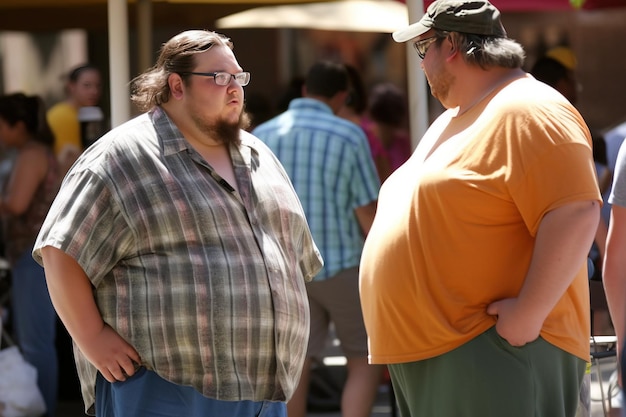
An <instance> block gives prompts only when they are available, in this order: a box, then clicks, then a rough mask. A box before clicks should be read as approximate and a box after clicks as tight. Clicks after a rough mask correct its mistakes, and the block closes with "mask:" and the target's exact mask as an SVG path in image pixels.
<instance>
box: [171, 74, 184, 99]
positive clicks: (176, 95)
mask: <svg viewBox="0 0 626 417" xmlns="http://www.w3.org/2000/svg"><path fill="white" fill-rule="evenodd" d="M167 84H168V86H169V87H170V94H171V96H172V98H173V99H176V100H180V99H181V98H182V97H183V95H184V93H185V82H184V81H183V79H182V77H181V76H180V75H179V74H170V75H169V76H168V77H167Z"/></svg>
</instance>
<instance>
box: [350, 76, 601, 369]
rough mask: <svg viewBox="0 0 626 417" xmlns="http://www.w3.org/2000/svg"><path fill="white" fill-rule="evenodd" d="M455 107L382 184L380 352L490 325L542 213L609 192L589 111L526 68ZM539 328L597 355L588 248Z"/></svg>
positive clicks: (374, 355)
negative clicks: (466, 106) (601, 181)
mask: <svg viewBox="0 0 626 417" xmlns="http://www.w3.org/2000/svg"><path fill="white" fill-rule="evenodd" d="M455 115H456V109H453V110H449V111H447V112H445V113H444V114H443V115H441V116H440V117H439V118H438V119H437V120H436V121H435V122H434V123H433V125H432V126H431V127H430V128H429V130H428V131H427V132H426V134H425V136H424V138H423V139H422V140H421V142H420V144H419V146H418V148H417V149H416V151H415V152H414V154H413V155H412V156H411V158H410V159H409V160H408V161H407V163H406V164H404V165H403V166H402V167H400V168H399V169H398V170H397V171H396V172H395V173H394V174H392V176H391V177H389V179H388V180H387V181H386V182H385V183H384V185H383V187H382V188H381V191H380V196H379V200H378V209H377V213H376V219H375V220H374V224H373V226H372V229H371V231H370V232H369V234H368V237H367V240H366V242H365V247H364V250H363V254H362V257H361V267H360V271H361V272H360V273H361V277H360V291H361V303H362V308H363V315H364V319H365V324H366V327H367V332H368V336H369V349H370V362H371V363H403V362H412V361H416V360H422V359H427V358H431V357H434V356H437V355H440V354H443V353H446V352H448V351H450V350H452V349H454V348H456V347H458V346H460V345H462V344H464V343H466V342H467V341H469V340H471V339H473V338H474V337H476V336H478V335H479V334H481V333H482V332H484V331H485V330H487V329H488V328H490V327H492V326H493V325H494V324H495V318H494V317H492V316H489V315H488V314H487V312H486V308H487V306H488V305H489V304H490V303H491V302H493V301H496V300H500V299H503V298H508V297H515V296H516V295H517V294H518V293H519V290H520V288H521V287H522V285H523V283H524V279H525V277H526V273H527V271H528V267H529V265H530V261H531V257H532V252H533V249H534V245H535V235H536V232H537V229H538V227H539V223H540V222H541V220H542V218H543V216H544V214H546V213H547V212H548V211H550V210H552V209H554V208H557V207H559V206H562V205H564V204H566V203H570V202H574V201H584V200H596V201H601V198H600V194H599V191H598V186H597V183H596V177H595V170H594V164H593V157H592V152H591V137H590V134H589V131H588V129H587V127H586V125H585V122H584V120H583V119H582V117H581V116H580V114H579V113H578V112H577V111H576V110H575V109H574V108H573V107H572V106H571V105H570V104H569V102H567V101H566V100H565V99H564V98H563V97H562V96H560V95H559V94H558V93H556V92H555V91H554V90H552V89H550V88H549V87H547V86H545V85H544V84H541V83H539V82H537V81H535V80H534V79H532V78H531V77H529V76H527V77H523V78H521V79H518V80H515V81H513V82H511V83H509V84H508V85H506V86H504V87H503V88H501V89H500V90H498V91H495V92H493V93H491V94H490V95H489V96H488V97H486V98H485V99H484V100H482V101H481V102H480V103H478V104H477V105H476V106H475V107H474V108H472V109H470V110H469V111H468V112H466V113H464V114H463V115H460V116H459V117H455ZM440 137H447V138H448V139H447V140H446V141H445V142H443V143H442V144H441V145H440V146H438V147H437V148H436V149H435V150H434V151H432V153H431V149H433V146H434V144H435V143H436V142H437V140H438V139H439V138H440ZM541 336H542V337H544V338H545V339H546V340H547V341H548V342H550V343H552V344H554V345H555V346H557V347H559V348H561V349H563V350H565V351H567V352H570V353H572V354H573V355H576V356H578V357H580V358H583V359H585V360H588V358H589V293H588V281H587V271H586V263H585V262H584V260H583V259H580V271H579V273H578V274H577V276H576V278H575V280H574V282H573V283H572V284H571V285H570V287H569V288H568V289H567V291H566V293H565V294H564V295H563V296H562V298H561V299H560V301H559V302H558V303H557V305H556V306H555V308H554V309H553V310H552V312H551V313H550V314H549V315H548V317H547V319H546V320H545V322H544V326H543V328H542V331H541Z"/></svg>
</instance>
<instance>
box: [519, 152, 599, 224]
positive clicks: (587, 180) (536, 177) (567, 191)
mask: <svg viewBox="0 0 626 417" xmlns="http://www.w3.org/2000/svg"><path fill="white" fill-rule="evenodd" d="M512 195H513V199H514V200H515V202H516V205H517V207H518V209H519V210H520V213H521V215H522V218H523V219H524V222H525V223H526V225H527V227H528V229H529V231H530V233H531V234H532V235H533V236H534V235H535V233H536V232H537V229H538V228H539V224H540V223H541V219H542V218H543V216H544V215H545V214H546V213H547V212H549V211H550V210H553V209H555V208H557V207H560V206H563V205H565V204H567V203H571V202H574V201H583V200H597V201H601V197H600V192H599V190H598V183H597V179H596V176H595V167H594V165H593V158H592V156H591V149H590V148H589V147H588V146H585V145H584V144H581V143H564V144H559V145H553V146H550V148H549V149H547V150H546V151H545V152H543V153H541V154H539V155H534V160H533V161H532V163H530V165H528V166H527V167H525V169H524V170H523V173H522V176H521V177H520V178H518V180H517V181H516V182H515V183H514V184H513V187H512Z"/></svg>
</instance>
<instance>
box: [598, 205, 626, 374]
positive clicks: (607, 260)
mask: <svg viewBox="0 0 626 417" xmlns="http://www.w3.org/2000/svg"><path fill="white" fill-rule="evenodd" d="M602 280H603V282H604V289H605V293H606V301H607V304H608V306H609V313H610V314H611V320H613V327H614V329H615V334H616V336H617V352H621V347H622V346H624V337H626V333H625V331H626V302H625V300H624V295H625V294H626V207H622V206H618V205H617V204H613V205H612V206H611V221H610V222H609V232H608V235H607V240H606V253H605V256H604V265H603V267H602ZM621 360H622V358H620V361H621ZM619 368H620V367H618V369H619Z"/></svg>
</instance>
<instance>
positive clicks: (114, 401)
mask: <svg viewBox="0 0 626 417" xmlns="http://www.w3.org/2000/svg"><path fill="white" fill-rule="evenodd" d="M127 416H133V417H157V416H158V417H181V416H185V417H231V416H232V417H287V406H286V404H285V403H283V402H272V401H220V400H215V399H212V398H207V397H205V396H203V395H202V394H200V393H199V392H198V391H196V390H195V389H194V388H192V387H187V386H182V385H177V384H173V383H171V382H169V381H166V380H165V379H163V378H161V377H160V376H159V375H157V374H156V373H155V372H152V371H148V370H146V368H140V369H139V370H138V371H137V372H136V373H135V374H134V375H133V376H132V377H130V378H128V379H127V380H126V381H121V382H114V383H110V382H108V381H107V380H106V379H104V377H103V376H102V375H101V374H99V373H98V377H97V378H96V417H127Z"/></svg>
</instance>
